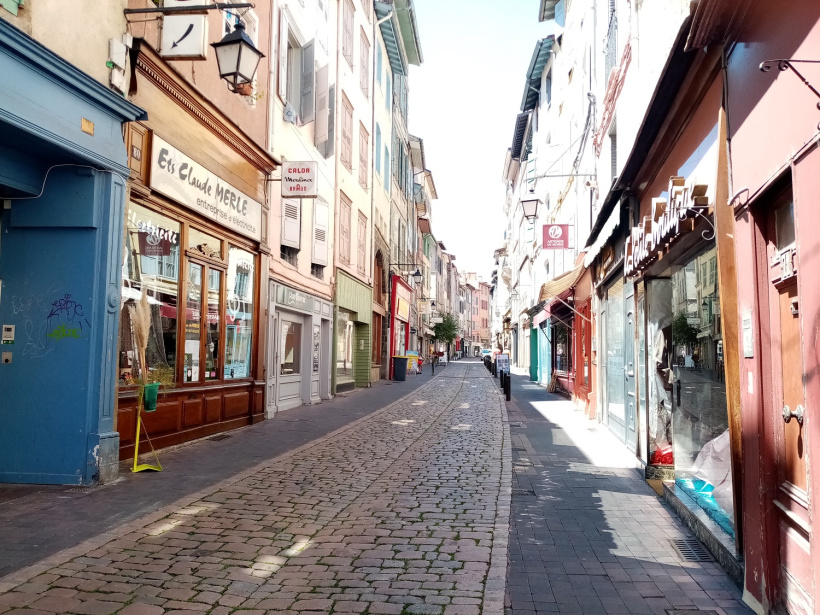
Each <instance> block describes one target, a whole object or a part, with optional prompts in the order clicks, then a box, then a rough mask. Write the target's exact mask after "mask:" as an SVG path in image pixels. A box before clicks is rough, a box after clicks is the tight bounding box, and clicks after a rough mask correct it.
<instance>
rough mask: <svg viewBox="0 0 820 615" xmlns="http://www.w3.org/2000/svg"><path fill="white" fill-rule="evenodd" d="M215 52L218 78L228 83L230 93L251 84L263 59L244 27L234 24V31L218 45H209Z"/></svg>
mask: <svg viewBox="0 0 820 615" xmlns="http://www.w3.org/2000/svg"><path fill="white" fill-rule="evenodd" d="M211 47H213V48H214V51H215V52H216V63H217V66H218V68H219V76H220V77H221V78H222V79H224V80H225V81H226V82H227V83H228V89H229V90H231V92H240V93H242V91H243V90H246V89H247V88H248V87H249V86H250V84H251V83H252V82H253V78H254V76H255V75H256V68H257V67H258V66H259V60H261V59H262V58H263V57H265V54H263V53H262V52H261V51H259V50H258V49H257V48H256V47H255V46H254V44H253V41H252V40H251V38H250V37H249V36H248V35H247V34H246V33H245V25H244V24H243V23H242V22H240V23H238V24H236V26H235V28H234V31H233V32H230V33H229V34H226V35H225V37H224V38H223V39H222V40H221V41H219V42H218V43H211Z"/></svg>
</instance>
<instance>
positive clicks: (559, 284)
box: [538, 265, 585, 301]
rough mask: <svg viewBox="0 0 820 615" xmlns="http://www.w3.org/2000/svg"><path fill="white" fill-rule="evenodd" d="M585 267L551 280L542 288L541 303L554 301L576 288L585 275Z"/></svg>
mask: <svg viewBox="0 0 820 615" xmlns="http://www.w3.org/2000/svg"><path fill="white" fill-rule="evenodd" d="M584 269H585V267H584V266H583V265H578V266H577V267H576V268H575V269H573V270H571V271H568V272H567V273H565V274H563V275H559V276H558V277H557V278H555V279H553V280H550V281H549V282H547V283H546V284H544V285H543V286H542V287H541V293H540V294H539V296H538V300H539V301H552V300H553V299H554V298H555V297H557V296H559V295H561V294H563V293H564V292H566V291H568V290H569V289H570V288H572V287H573V286H575V284H576V282H578V279H579V278H580V277H581V275H582V274H583V273H584Z"/></svg>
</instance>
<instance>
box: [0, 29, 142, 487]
mask: <svg viewBox="0 0 820 615" xmlns="http://www.w3.org/2000/svg"><path fill="white" fill-rule="evenodd" d="M0 67H2V68H0V73H2V83H0V201H2V202H3V207H2V209H0V227H1V228H2V256H1V257H0V286H2V302H0V322H2V325H3V327H2V330H3V336H2V361H1V362H0V391H2V393H0V395H2V401H1V402H0V482H14V483H40V484H49V483H50V484H75V485H76V484H80V485H90V484H93V483H97V482H101V483H105V482H110V481H112V480H114V479H116V477H117V473H118V453H119V435H118V433H117V425H116V422H115V407H116V387H117V380H116V368H115V366H114V365H112V361H111V358H112V357H114V356H116V351H117V308H118V307H119V303H120V300H119V276H120V263H119V262H118V260H119V259H118V257H119V255H120V254H121V252H122V220H123V208H124V206H125V201H126V178H127V177H128V174H129V170H128V165H127V158H126V148H125V144H124V143H123V138H122V126H123V124H124V123H125V122H130V121H134V120H137V119H140V118H144V117H145V113H144V112H143V110H142V109H140V108H139V107H138V106H135V105H133V104H131V103H129V102H127V101H125V100H124V99H123V98H122V97H121V96H118V95H117V94H115V93H114V92H113V91H112V90H110V89H108V88H106V87H104V86H103V85H101V84H100V83H98V82H97V81H95V80H94V79H92V78H91V77H89V76H88V75H86V74H85V73H83V72H81V71H80V70H79V69H77V68H76V67H74V66H73V65H71V64H69V63H68V62H66V61H65V60H63V59H62V58H60V57H59V56H57V55H55V54H53V53H51V52H50V51H48V50H47V49H46V48H45V47H43V46H42V45H40V44H39V43H37V42H36V41H34V40H33V39H31V38H30V37H29V36H27V35H26V34H24V33H23V32H21V31H20V30H18V29H17V28H15V27H14V26H12V25H11V24H10V23H9V22H8V21H7V20H4V19H0Z"/></svg>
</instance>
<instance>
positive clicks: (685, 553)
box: [669, 538, 713, 562]
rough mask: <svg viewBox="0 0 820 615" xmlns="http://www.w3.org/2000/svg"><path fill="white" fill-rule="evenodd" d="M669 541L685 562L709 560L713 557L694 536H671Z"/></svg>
mask: <svg viewBox="0 0 820 615" xmlns="http://www.w3.org/2000/svg"><path fill="white" fill-rule="evenodd" d="M669 542H671V543H672V547H674V549H675V551H676V552H677V554H678V556H679V557H680V558H681V559H682V560H684V561H686V562H711V561H712V559H713V558H712V555H711V554H710V553H709V551H707V550H706V548H705V547H704V546H703V545H702V544H700V542H699V541H698V540H697V539H696V538H672V539H670V540H669Z"/></svg>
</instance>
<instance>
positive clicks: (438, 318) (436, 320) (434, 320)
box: [430, 316, 444, 325]
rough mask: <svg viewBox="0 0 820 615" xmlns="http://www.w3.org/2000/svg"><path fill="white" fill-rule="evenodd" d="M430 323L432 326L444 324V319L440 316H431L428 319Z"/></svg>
mask: <svg viewBox="0 0 820 615" xmlns="http://www.w3.org/2000/svg"><path fill="white" fill-rule="evenodd" d="M430 322H431V323H433V324H434V325H437V324H438V323H440V322H444V319H443V318H442V317H441V316H433V317H432V318H431V319H430Z"/></svg>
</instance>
